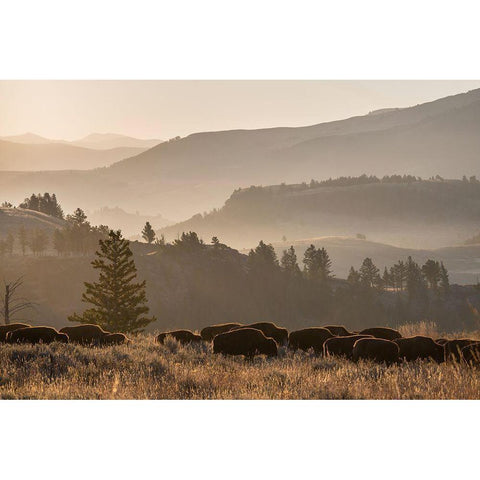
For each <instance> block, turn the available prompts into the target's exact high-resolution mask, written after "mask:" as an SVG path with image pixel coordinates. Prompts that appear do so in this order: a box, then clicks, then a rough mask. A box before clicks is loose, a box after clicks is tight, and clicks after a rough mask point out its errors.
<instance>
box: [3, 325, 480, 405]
mask: <svg viewBox="0 0 480 480" xmlns="http://www.w3.org/2000/svg"><path fill="white" fill-rule="evenodd" d="M416 329H417V332H413V330H414V328H413V327H405V328H404V331H403V332H402V333H403V334H404V335H405V334H412V333H430V334H431V333H437V332H434V331H432V330H434V325H433V324H425V323H423V324H420V325H418V326H416ZM418 330H420V331H418ZM422 330H423V332H422ZM459 336H462V335H459ZM470 336H472V334H470ZM0 398H2V399H312V400H313V399H478V398H480V371H479V370H477V369H474V368H470V367H467V366H464V365H459V364H452V363H449V364H441V365H437V364H435V363H433V362H426V361H417V362H414V363H405V364H402V365H398V366H392V367H386V366H384V365H379V364H375V363H371V362H360V363H358V364H355V363H352V362H350V361H348V360H344V359H339V358H321V357H315V356H314V355H313V354H310V353H308V352H307V353H306V352H295V353H294V352H291V351H288V350H287V349H285V348H280V353H279V356H278V357H277V358H266V357H263V356H259V357H255V359H254V360H253V361H247V360H245V359H244V358H243V357H224V356H221V355H214V354H213V353H212V351H211V345H210V344H204V343H202V344H197V345H191V346H182V345H180V344H179V343H178V342H177V341H175V340H173V339H170V338H168V339H167V340H166V342H165V345H157V344H155V343H154V338H153V335H140V336H138V337H136V338H135V339H134V341H133V342H132V343H131V344H130V345H123V346H112V347H104V348H95V347H82V346H77V345H72V344H59V343H54V344H51V345H35V346H29V345H6V344H4V345H0Z"/></svg>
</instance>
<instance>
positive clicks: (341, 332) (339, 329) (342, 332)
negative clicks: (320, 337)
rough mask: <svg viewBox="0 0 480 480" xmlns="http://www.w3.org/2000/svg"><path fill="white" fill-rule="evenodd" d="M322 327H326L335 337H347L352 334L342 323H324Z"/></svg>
mask: <svg viewBox="0 0 480 480" xmlns="http://www.w3.org/2000/svg"><path fill="white" fill-rule="evenodd" d="M323 328H326V329H327V330H328V331H329V332H330V333H331V334H332V335H335V336H337V337H348V336H351V335H352V333H351V332H349V331H348V330H347V329H346V328H345V327H344V326H343V325H324V326H323Z"/></svg>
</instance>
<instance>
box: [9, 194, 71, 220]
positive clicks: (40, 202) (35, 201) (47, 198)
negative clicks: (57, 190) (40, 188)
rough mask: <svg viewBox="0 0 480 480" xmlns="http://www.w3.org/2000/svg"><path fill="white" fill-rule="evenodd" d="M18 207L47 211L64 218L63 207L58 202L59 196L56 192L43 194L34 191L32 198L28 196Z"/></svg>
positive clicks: (53, 215)
mask: <svg viewBox="0 0 480 480" xmlns="http://www.w3.org/2000/svg"><path fill="white" fill-rule="evenodd" d="M18 207H19V208H27V209H28V210H34V211H35V212H41V213H45V214H47V215H50V216H52V217H56V218H64V215H63V210H62V207H61V206H60V204H59V203H58V202H57V197H56V196H55V194H54V193H53V194H52V195H50V194H49V193H45V194H43V195H42V194H40V193H39V194H38V195H35V194H34V193H32V195H31V196H30V198H26V199H25V200H24V201H23V202H22V203H21V204H20V205H19V206H18Z"/></svg>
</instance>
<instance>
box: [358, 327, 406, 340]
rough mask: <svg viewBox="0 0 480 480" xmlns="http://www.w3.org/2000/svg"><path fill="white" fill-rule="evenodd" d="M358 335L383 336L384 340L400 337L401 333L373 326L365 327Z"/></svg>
mask: <svg viewBox="0 0 480 480" xmlns="http://www.w3.org/2000/svg"><path fill="white" fill-rule="evenodd" d="M360 335H371V336H372V337H375V338H383V339H384V340H395V339H396V338H402V334H401V333H400V332H397V330H394V329H393V328H387V327H373V328H366V329H365V330H362V331H361V332H360Z"/></svg>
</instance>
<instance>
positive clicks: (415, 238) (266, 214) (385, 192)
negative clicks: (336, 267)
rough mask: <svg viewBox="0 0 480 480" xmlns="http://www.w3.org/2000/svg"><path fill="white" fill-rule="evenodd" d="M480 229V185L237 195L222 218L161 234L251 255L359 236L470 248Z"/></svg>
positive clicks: (322, 187)
mask: <svg viewBox="0 0 480 480" xmlns="http://www.w3.org/2000/svg"><path fill="white" fill-rule="evenodd" d="M377 180H378V179H377ZM357 181H359V180H357ZM367 181H368V180H367ZM334 182H335V181H334ZM479 225H480V182H478V181H473V182H470V181H460V180H429V181H426V180H422V181H418V180H416V181H403V182H402V181H398V183H392V182H391V181H388V182H387V181H385V182H383V181H382V182H380V181H376V182H373V181H372V183H365V184H353V185H349V186H343V185H333V186H332V185H330V184H328V183H326V184H313V185H309V184H295V185H285V184H282V185H276V186H270V187H250V188H247V189H242V190H237V191H235V192H234V193H233V194H232V195H231V196H230V198H229V199H228V200H227V201H226V202H225V205H224V206H223V207H222V208H221V209H220V210H214V211H212V212H211V213H209V214H207V215H201V214H197V215H195V216H193V217H192V218H190V219H189V220H187V221H185V222H181V223H178V224H175V225H172V226H169V227H166V228H164V229H162V230H161V231H160V233H161V234H164V235H165V237H166V238H167V240H169V239H172V238H175V237H176V236H177V235H178V234H181V233H182V232H183V231H190V230H192V231H196V232H197V233H198V234H199V235H200V236H202V237H203V238H205V239H210V238H211V237H212V236H214V235H215V236H217V237H219V238H220V240H221V241H223V242H226V243H227V244H230V245H232V246H234V247H235V248H246V247H252V246H253V245H255V244H256V243H257V242H258V240H259V239H263V240H264V241H268V242H275V241H279V240H280V239H281V238H282V237H286V238H287V239H290V240H298V239H301V238H312V237H319V236H332V235H333V236H337V235H342V236H344V235H346V236H355V235H356V234H357V233H361V234H364V235H366V236H367V238H369V239H374V240H375V241H378V242H382V243H389V244H394V245H402V246H405V247H411V248H438V247H441V246H445V245H452V244H459V243H463V242H464V241H465V240H466V239H467V238H468V237H470V236H472V234H474V233H476V232H477V231H478V228H479Z"/></svg>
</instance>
